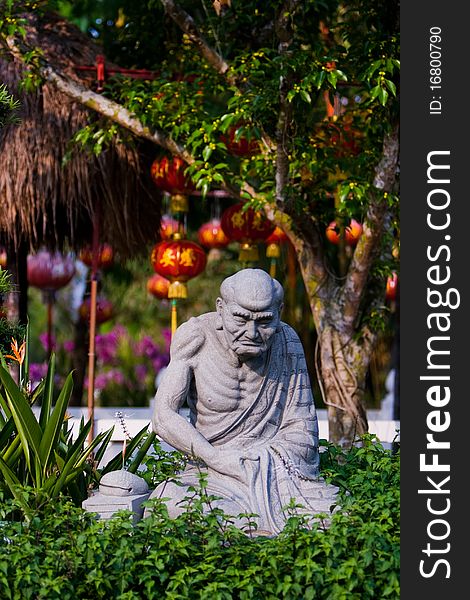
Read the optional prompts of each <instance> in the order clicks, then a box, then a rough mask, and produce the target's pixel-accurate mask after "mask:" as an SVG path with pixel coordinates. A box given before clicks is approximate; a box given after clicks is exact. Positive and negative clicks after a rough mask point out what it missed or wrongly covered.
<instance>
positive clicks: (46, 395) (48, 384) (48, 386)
mask: <svg viewBox="0 0 470 600" xmlns="http://www.w3.org/2000/svg"><path fill="white" fill-rule="evenodd" d="M54 375H55V354H54V353H53V352H52V353H51V356H50V358H49V364H48V367H47V374H46V379H45V383H44V392H43V396H42V401H41V412H40V413H39V425H40V426H41V429H42V430H43V431H44V429H45V427H46V424H47V421H48V419H49V415H50V412H51V408H52V402H53V398H54Z"/></svg>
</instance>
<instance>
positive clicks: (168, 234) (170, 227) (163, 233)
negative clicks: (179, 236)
mask: <svg viewBox="0 0 470 600" xmlns="http://www.w3.org/2000/svg"><path fill="white" fill-rule="evenodd" d="M178 230H179V223H178V221H177V220H176V219H172V218H171V217H170V215H163V216H162V218H161V221H160V237H161V239H162V240H171V238H172V236H173V234H174V233H176V232H177V231H178Z"/></svg>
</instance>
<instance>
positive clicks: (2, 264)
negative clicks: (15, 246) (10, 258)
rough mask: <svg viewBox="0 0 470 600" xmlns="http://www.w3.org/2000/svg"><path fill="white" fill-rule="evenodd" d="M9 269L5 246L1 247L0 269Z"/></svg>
mask: <svg viewBox="0 0 470 600" xmlns="http://www.w3.org/2000/svg"><path fill="white" fill-rule="evenodd" d="M6 268H7V251H6V250H5V248H4V247H3V246H0V269H6Z"/></svg>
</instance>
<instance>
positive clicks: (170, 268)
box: [150, 234, 207, 334]
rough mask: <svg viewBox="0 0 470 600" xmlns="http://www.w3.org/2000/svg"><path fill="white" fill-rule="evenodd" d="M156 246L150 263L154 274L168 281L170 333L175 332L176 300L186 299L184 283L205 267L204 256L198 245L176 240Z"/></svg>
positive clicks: (176, 237) (176, 238) (186, 289)
mask: <svg viewBox="0 0 470 600" xmlns="http://www.w3.org/2000/svg"><path fill="white" fill-rule="evenodd" d="M178 238H179V234H176V235H175V236H173V239H172V240H169V241H164V242H160V243H159V244H157V245H156V246H155V247H154V249H153V251H152V254H151V257H150V261H151V263H152V266H153V268H154V270H155V272H156V273H158V274H159V275H162V276H163V277H165V278H167V279H169V280H170V285H169V287H168V298H170V299H171V333H172V334H173V333H174V332H175V331H176V326H177V317H176V304H177V300H178V298H187V297H188V288H187V286H186V282H187V281H188V279H192V278H193V277H196V276H197V275H199V274H200V273H202V271H204V268H205V266H206V262H207V259H206V254H205V252H204V250H203V249H202V248H201V246H199V245H198V244H195V243H194V242H190V241H188V240H183V239H178Z"/></svg>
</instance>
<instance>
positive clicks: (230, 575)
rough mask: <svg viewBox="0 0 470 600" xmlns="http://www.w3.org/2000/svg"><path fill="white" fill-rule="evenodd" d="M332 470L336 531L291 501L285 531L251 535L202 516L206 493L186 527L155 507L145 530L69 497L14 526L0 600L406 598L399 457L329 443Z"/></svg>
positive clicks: (327, 471) (6, 538) (369, 441)
mask: <svg viewBox="0 0 470 600" xmlns="http://www.w3.org/2000/svg"><path fill="white" fill-rule="evenodd" d="M322 465H323V474H324V475H325V476H326V477H327V478H328V479H330V478H331V479H332V480H333V482H335V483H337V484H338V485H340V486H341V490H342V500H341V504H342V507H341V509H340V510H338V511H337V512H335V514H334V515H333V517H332V522H331V525H330V527H329V528H325V527H324V526H323V524H322V521H321V519H320V520H319V522H318V524H317V525H315V526H314V527H313V528H308V527H307V526H306V524H305V521H304V519H303V518H302V517H301V516H299V515H298V514H296V511H295V508H294V507H293V506H291V507H290V508H289V509H288V510H289V511H290V514H291V517H290V519H289V521H288V523H287V526H286V527H285V529H284V531H283V532H282V533H281V534H280V535H278V536H277V537H273V538H267V537H261V536H259V537H249V536H247V535H245V534H244V533H243V532H241V531H239V530H237V529H235V528H234V527H232V526H231V525H230V524H228V522H227V520H225V519H224V518H221V516H220V514H218V513H217V512H213V513H211V514H208V515H207V514H203V512H202V508H203V505H204V495H203V494H202V497H201V496H197V495H195V496H194V498H193V499H192V500H191V501H190V502H189V509H188V511H187V512H186V513H185V514H183V515H182V516H181V517H179V518H177V519H175V520H170V519H168V517H167V515H166V509H165V507H164V505H161V504H159V503H156V504H155V510H154V512H153V514H152V516H151V517H148V518H146V519H143V520H141V521H140V522H139V523H137V525H132V523H131V520H130V518H129V513H126V512H122V513H120V514H119V515H118V516H116V517H114V518H113V519H111V520H109V521H98V520H96V519H95V518H94V516H93V515H90V514H89V513H86V512H84V511H83V510H81V509H79V508H76V507H74V506H73V505H72V504H71V503H69V502H68V501H66V500H65V499H63V500H61V501H60V502H59V501H57V503H55V504H54V506H50V507H49V508H48V509H47V510H46V511H43V512H42V514H38V515H37V516H35V517H34V518H32V519H31V521H29V522H23V523H15V522H4V523H3V524H2V525H1V526H0V597H1V598H2V599H3V598H5V599H21V600H23V599H29V598H31V599H33V598H34V599H42V598H43V599H47V600H53V599H55V598H60V599H61V600H68V599H74V600H75V599H90V600H91V599H93V600H95V599H101V598H103V599H111V598H116V599H119V600H130V599H135V600H139V599H142V598H159V599H160V598H167V599H177V598H195V599H196V598H204V599H208V600H209V599H210V600H218V599H226V598H227V599H232V598H237V599H238V598H239V599H240V600H244V599H248V598H254V599H279V598H287V599H306V600H308V599H311V598H324V599H328V600H343V599H344V600H364V599H367V598H371V599H372V598H373V599H379V598H380V599H382V598H384V599H386V598H390V599H392V598H393V599H395V598H399V575H398V570H399V452H396V453H393V454H392V453H391V452H390V451H388V450H385V449H384V448H383V447H382V446H381V445H380V444H378V443H376V441H374V439H373V437H372V436H366V437H365V438H364V444H363V446H362V447H360V448H353V449H352V450H350V451H349V452H348V453H343V452H342V451H341V450H340V449H338V448H337V447H335V446H332V445H327V446H326V449H325V452H323V453H322ZM25 493H27V492H25ZM0 510H1V509H0Z"/></svg>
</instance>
